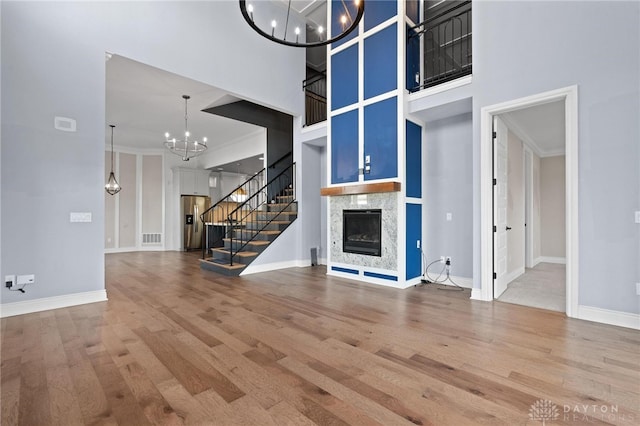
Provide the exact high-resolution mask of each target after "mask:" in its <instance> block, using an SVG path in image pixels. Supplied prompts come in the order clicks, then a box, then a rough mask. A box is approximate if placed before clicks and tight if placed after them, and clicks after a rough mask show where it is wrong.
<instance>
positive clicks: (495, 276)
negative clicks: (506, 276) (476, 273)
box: [493, 272, 498, 280]
mask: <svg viewBox="0 0 640 426" xmlns="http://www.w3.org/2000/svg"><path fill="white" fill-rule="evenodd" d="M497 278H498V274H496V273H495V272H494V273H493V279H494V280H495V279H497Z"/></svg>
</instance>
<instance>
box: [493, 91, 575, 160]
mask: <svg viewBox="0 0 640 426" xmlns="http://www.w3.org/2000/svg"><path fill="white" fill-rule="evenodd" d="M501 117H502V118H503V119H504V121H505V124H506V125H507V127H509V129H511V131H513V133H515V134H516V135H517V136H518V137H519V138H520V139H522V140H523V141H524V142H525V143H526V144H527V145H529V147H530V148H532V149H533V151H534V152H535V153H536V154H537V155H538V156H541V157H549V156H553V155H560V154H563V153H564V151H565V140H564V139H565V118H564V101H557V102H551V103H547V104H543V105H536V106H533V107H529V108H524V109H521V110H517V111H512V112H508V113H504V114H502V115H501Z"/></svg>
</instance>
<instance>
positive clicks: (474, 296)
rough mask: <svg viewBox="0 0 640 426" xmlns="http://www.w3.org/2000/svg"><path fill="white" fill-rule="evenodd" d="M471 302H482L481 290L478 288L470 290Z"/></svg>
mask: <svg viewBox="0 0 640 426" xmlns="http://www.w3.org/2000/svg"><path fill="white" fill-rule="evenodd" d="M470 299H471V300H482V301H484V299H483V298H482V289H480V288H472V289H471V297H470Z"/></svg>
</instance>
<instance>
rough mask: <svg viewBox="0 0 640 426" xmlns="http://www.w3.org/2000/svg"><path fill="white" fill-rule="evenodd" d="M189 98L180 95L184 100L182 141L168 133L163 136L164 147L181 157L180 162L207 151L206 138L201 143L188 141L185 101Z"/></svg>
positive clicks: (189, 134) (195, 140)
mask: <svg viewBox="0 0 640 426" xmlns="http://www.w3.org/2000/svg"><path fill="white" fill-rule="evenodd" d="M190 98H191V96H188V95H182V99H184V139H176V138H172V137H171V135H170V134H169V132H167V133H165V134H164V137H165V142H164V146H165V147H166V148H167V149H168V150H169V151H171V153H173V154H176V155H179V156H180V157H182V161H189V159H191V158H193V157H197V156H198V155H200V154H202V153H203V152H205V151H206V150H207V138H206V137H204V138H202V142H199V141H198V140H197V139H194V140H190V139H189V137H190V136H191V133H190V132H189V127H188V114H187V101H188V100H189V99H190Z"/></svg>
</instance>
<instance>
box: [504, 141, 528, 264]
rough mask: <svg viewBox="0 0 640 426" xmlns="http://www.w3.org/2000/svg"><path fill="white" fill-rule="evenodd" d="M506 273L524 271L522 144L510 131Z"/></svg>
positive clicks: (508, 144)
mask: <svg viewBox="0 0 640 426" xmlns="http://www.w3.org/2000/svg"><path fill="white" fill-rule="evenodd" d="M507 226H509V227H510V228H511V230H509V231H508V232H507V247H508V252H509V254H508V255H507V273H509V274H511V273H514V272H515V271H518V270H521V271H522V272H524V244H525V236H524V146H523V145H522V141H521V140H520V139H518V137H517V136H516V135H514V134H513V133H512V132H511V131H509V133H508V137H507Z"/></svg>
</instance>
